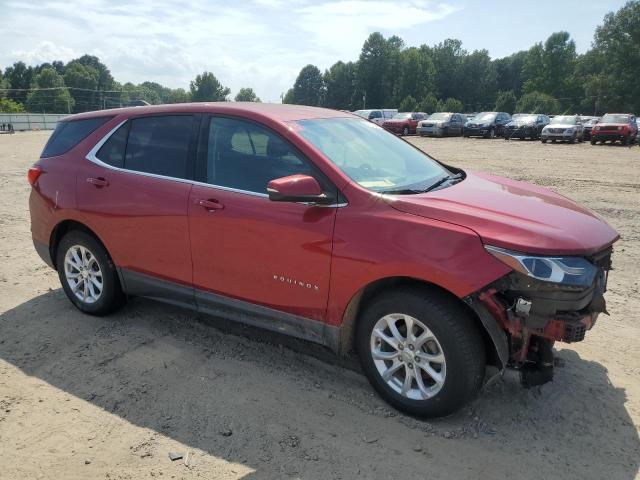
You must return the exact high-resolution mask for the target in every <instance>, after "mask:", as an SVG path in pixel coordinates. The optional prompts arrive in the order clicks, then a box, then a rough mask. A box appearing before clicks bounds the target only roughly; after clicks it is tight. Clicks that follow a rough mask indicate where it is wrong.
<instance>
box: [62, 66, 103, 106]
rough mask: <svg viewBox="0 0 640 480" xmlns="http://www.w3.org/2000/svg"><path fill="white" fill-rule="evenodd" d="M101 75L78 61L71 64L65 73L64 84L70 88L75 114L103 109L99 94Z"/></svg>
mask: <svg viewBox="0 0 640 480" xmlns="http://www.w3.org/2000/svg"><path fill="white" fill-rule="evenodd" d="M99 77H100V74H99V73H98V71H97V70H96V69H95V68H93V67H92V66H87V65H84V64H82V63H80V62H79V61H77V60H74V61H72V62H69V63H68V64H67V66H66V67H65V71H64V84H65V85H66V86H67V87H69V88H70V90H69V92H70V94H71V96H72V97H73V99H74V103H75V108H74V110H73V111H74V112H85V111H89V110H99V109H100V108H102V101H101V98H100V95H99V94H98V93H97V90H98V85H99Z"/></svg>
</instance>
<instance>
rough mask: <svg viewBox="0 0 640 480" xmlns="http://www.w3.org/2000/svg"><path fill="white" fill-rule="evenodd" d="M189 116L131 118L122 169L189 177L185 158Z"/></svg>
mask: <svg viewBox="0 0 640 480" xmlns="http://www.w3.org/2000/svg"><path fill="white" fill-rule="evenodd" d="M192 123H193V116H191V115H172V116H162V117H143V118H136V119H134V120H132V121H131V129H130V131H129V140H128V142H127V150H126V155H125V159H124V168H126V169H128V170H135V171H137V172H146V173H154V174H156V175H164V176H166V177H175V178H189V177H190V175H189V174H188V169H187V164H188V161H187V157H188V152H189V138H190V137H191V125H192Z"/></svg>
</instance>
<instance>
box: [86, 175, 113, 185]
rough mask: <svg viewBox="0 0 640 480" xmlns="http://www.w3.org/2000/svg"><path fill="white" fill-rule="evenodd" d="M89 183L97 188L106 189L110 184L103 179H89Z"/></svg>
mask: <svg viewBox="0 0 640 480" xmlns="http://www.w3.org/2000/svg"><path fill="white" fill-rule="evenodd" d="M87 182H88V183H90V184H92V185H95V186H96V187H106V186H108V185H109V182H108V181H107V180H106V179H104V178H102V177H97V178H96V177H89V178H87Z"/></svg>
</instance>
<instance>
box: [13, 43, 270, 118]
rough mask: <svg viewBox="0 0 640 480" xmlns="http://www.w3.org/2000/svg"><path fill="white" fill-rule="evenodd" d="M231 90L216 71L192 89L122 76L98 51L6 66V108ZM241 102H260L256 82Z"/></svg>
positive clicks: (207, 98)
mask: <svg viewBox="0 0 640 480" xmlns="http://www.w3.org/2000/svg"><path fill="white" fill-rule="evenodd" d="M230 93H231V90H230V89H229V88H228V87H225V86H223V85H222V84H221V83H220V82H219V81H218V79H217V78H216V77H215V75H214V74H213V73H211V72H203V73H202V74H199V75H197V76H196V78H195V79H194V80H192V81H191V82H190V85H189V89H188V90H185V89H183V88H168V87H165V86H163V85H160V84H159V83H156V82H143V83H140V84H138V85H134V84H133V83H131V82H127V83H124V84H121V83H119V82H117V81H116V80H115V79H114V78H113V76H112V75H111V72H110V71H109V69H108V68H107V66H106V65H105V64H103V63H102V62H101V61H100V59H99V58H98V57H95V56H92V55H83V56H82V57H80V58H76V59H74V60H71V61H70V62H68V63H66V64H65V63H63V62H60V61H54V62H51V63H43V64H41V65H37V66H35V67H32V66H27V65H26V64H25V63H24V62H16V63H14V64H13V65H12V66H10V67H7V68H6V69H5V70H4V72H2V70H1V69H0V112H10V113H18V112H23V111H29V112H44V113H79V112H86V111H91V110H100V109H105V108H114V107H122V106H128V105H131V104H132V103H135V102H139V101H145V102H147V103H150V104H161V103H183V102H212V101H226V100H228V99H229V94H230ZM234 100H235V101H237V102H242V101H243V102H259V101H260V99H259V98H258V96H257V95H256V94H255V92H254V91H253V89H252V88H241V89H240V91H239V92H238V94H237V95H236V96H235V98H234Z"/></svg>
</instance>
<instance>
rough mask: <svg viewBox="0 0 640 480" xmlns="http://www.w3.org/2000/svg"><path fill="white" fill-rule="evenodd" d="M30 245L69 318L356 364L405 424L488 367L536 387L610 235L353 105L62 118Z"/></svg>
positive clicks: (593, 283) (595, 298)
mask: <svg viewBox="0 0 640 480" xmlns="http://www.w3.org/2000/svg"><path fill="white" fill-rule="evenodd" d="M28 179H29V182H30V183H31V185H32V192H31V197H30V201H29V203H30V210H31V230H32V233H33V241H34V244H35V248H36V250H37V251H38V253H39V254H40V256H41V257H42V258H43V259H44V261H45V262H46V263H48V264H49V265H50V266H51V267H53V268H55V269H56V270H57V271H58V274H59V277H60V281H61V283H62V288H63V289H64V291H65V293H66V294H67V296H68V297H69V299H70V300H71V302H72V303H73V304H74V305H75V306H76V307H77V308H79V309H80V310H81V311H83V312H86V313H88V314H92V315H104V314H107V313H109V312H112V311H114V310H115V309H117V308H119V307H120V306H122V305H123V304H124V302H125V300H126V298H127V297H128V296H131V295H140V296H145V297H150V298H154V299H157V300H160V301H164V302H169V303H172V304H176V305H181V306H185V307H188V308H192V309H197V310H199V311H201V312H205V313H209V314H213V315H215V316H219V317H226V318H230V319H235V320H237V321H240V322H246V323H248V324H252V325H256V326H260V327H263V328H267V329H271V330H275V331H277V332H282V333H285V334H289V335H292V336H295V337H299V338H302V339H306V340H309V341H312V342H317V343H320V344H323V345H326V346H328V347H329V348H331V349H333V350H334V351H335V352H337V353H339V354H343V355H346V354H349V353H350V352H352V351H355V352H357V354H358V355H359V357H360V360H361V363H362V368H363V370H364V373H365V374H366V375H367V377H368V378H369V380H370V381H371V383H372V385H373V386H374V387H375V389H376V390H377V391H378V392H379V393H380V394H381V395H382V396H383V397H384V398H385V399H386V400H388V401H389V402H390V403H391V404H393V405H394V406H396V407H397V408H399V409H401V410H404V411H407V412H410V413H412V414H416V415H425V416H437V415H445V414H448V413H450V412H452V411H454V410H456V409H458V408H459V407H461V406H462V405H464V404H465V403H466V402H468V401H469V400H470V399H471V398H472V397H473V396H474V395H475V394H476V393H477V392H478V390H479V389H480V387H481V385H482V384H483V381H484V379H485V368H486V367H487V365H493V366H495V367H497V368H498V369H499V370H502V369H504V368H506V367H513V368H516V369H518V370H520V372H521V378H522V381H523V383H524V385H525V386H529V385H535V384H540V383H544V382H545V381H549V380H550V379H551V377H552V373H553V353H552V345H553V343H554V342H555V341H564V342H575V341H580V340H582V339H583V338H584V336H585V332H586V330H589V329H590V328H591V327H592V326H593V324H594V322H595V321H596V318H597V317H598V314H599V313H600V312H604V311H605V301H604V298H603V294H604V292H605V288H606V282H607V272H608V271H609V269H610V267H611V263H610V258H611V251H612V247H611V246H612V244H613V243H614V242H615V241H616V240H617V238H618V235H617V233H616V232H615V231H614V230H613V229H612V228H611V227H610V226H609V225H607V223H605V221H604V220H602V219H601V218H600V217H599V216H597V215H596V214H594V213H592V212H591V211H589V210H587V209H585V208H583V207H580V206H578V205H576V204H575V203H573V202H572V201H570V200H569V199H567V198H565V197H563V196H561V195H558V194H556V193H553V192H551V191H548V190H545V189H543V188H540V187H537V186H534V185H530V184H527V183H523V182H518V181H515V180H509V179H505V178H500V177H495V176H491V175H488V174H484V173H474V172H469V171H463V170H460V169H458V168H455V167H453V166H449V165H446V164H443V163H440V162H438V161H436V160H434V159H432V158H430V157H429V156H427V155H426V154H425V153H423V152H422V151H421V150H419V149H417V148H415V147H413V146H412V145H411V144H410V143H407V142H405V141H404V140H402V139H400V138H398V137H396V136H394V135H392V134H390V133H388V132H386V131H385V130H384V129H382V128H380V127H379V126H377V125H375V124H373V123H371V122H368V121H366V120H363V119H361V118H359V117H357V116H354V115H352V114H349V113H343V112H338V111H334V110H325V109H320V108H313V107H303V106H293V105H269V104H234V103H218V104H216V103H211V104H205V103H200V104H184V105H171V106H156V107H136V108H128V109H120V110H110V111H101V112H92V113H84V114H79V115H73V116H71V117H68V118H66V119H65V120H64V121H62V122H60V123H59V125H58V127H57V128H56V130H55V132H54V133H53V135H52V136H51V139H50V140H49V142H48V143H47V145H46V147H45V149H44V151H43V153H42V156H41V158H40V160H39V161H38V162H37V163H36V164H35V165H34V166H33V167H32V168H31V169H30V170H29V174H28Z"/></svg>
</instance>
